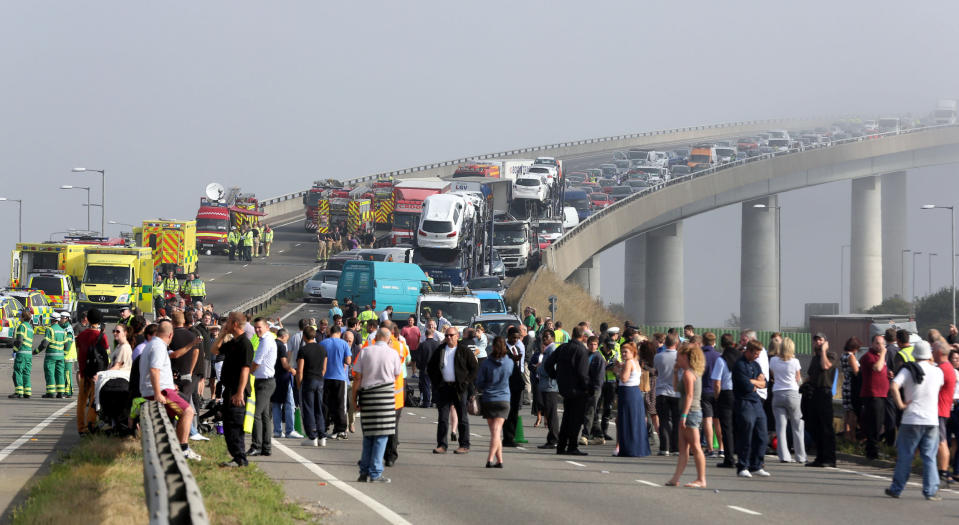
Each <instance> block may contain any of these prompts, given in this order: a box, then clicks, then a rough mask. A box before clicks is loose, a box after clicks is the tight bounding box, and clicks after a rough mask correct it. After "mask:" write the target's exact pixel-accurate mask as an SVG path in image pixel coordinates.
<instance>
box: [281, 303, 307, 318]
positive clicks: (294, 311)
mask: <svg viewBox="0 0 959 525" xmlns="http://www.w3.org/2000/svg"><path fill="white" fill-rule="evenodd" d="M304 306H306V303H300V305H299V306H297V307H296V308H294V309H292V310H290V313H288V314H286V315H284V316H283V317H281V318H280V321H286V318H287V317H289V316H291V315H293V314H295V313H296V312H297V311H299V309H300V308H303V307H304Z"/></svg>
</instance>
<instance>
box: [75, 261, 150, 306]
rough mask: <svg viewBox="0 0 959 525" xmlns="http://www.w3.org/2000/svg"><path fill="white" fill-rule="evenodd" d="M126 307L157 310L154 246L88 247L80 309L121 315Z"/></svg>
mask: <svg viewBox="0 0 959 525" xmlns="http://www.w3.org/2000/svg"><path fill="white" fill-rule="evenodd" d="M124 307H130V308H133V307H137V308H139V309H140V310H141V311H142V312H144V313H147V312H152V311H153V251H152V249H150V248H149V247H139V248H107V247H99V246H96V247H94V246H89V247H87V249H86V252H85V253H84V258H83V277H82V279H81V281H80V294H79V302H78V304H77V311H78V312H85V311H88V310H91V309H96V310H99V311H100V312H101V313H103V314H104V315H105V316H107V317H118V316H119V315H120V311H121V310H122V309H123V308H124Z"/></svg>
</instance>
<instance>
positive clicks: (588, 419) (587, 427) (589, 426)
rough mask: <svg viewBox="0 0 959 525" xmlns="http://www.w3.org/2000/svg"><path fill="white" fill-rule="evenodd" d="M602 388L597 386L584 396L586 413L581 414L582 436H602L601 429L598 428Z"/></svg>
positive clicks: (587, 437)
mask: <svg viewBox="0 0 959 525" xmlns="http://www.w3.org/2000/svg"><path fill="white" fill-rule="evenodd" d="M602 393H603V390H602V389H600V388H597V389H596V390H593V391H591V392H590V393H589V394H587V396H586V413H585V414H584V415H583V437H585V438H586V439H589V438H593V437H603V430H602V429H601V428H599V420H600V418H601V414H600V413H599V410H600V409H599V398H600V396H601V395H602Z"/></svg>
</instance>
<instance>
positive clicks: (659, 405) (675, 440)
mask: <svg viewBox="0 0 959 525" xmlns="http://www.w3.org/2000/svg"><path fill="white" fill-rule="evenodd" d="M656 412H657V413H659V450H660V452H679V397H671V396H656Z"/></svg>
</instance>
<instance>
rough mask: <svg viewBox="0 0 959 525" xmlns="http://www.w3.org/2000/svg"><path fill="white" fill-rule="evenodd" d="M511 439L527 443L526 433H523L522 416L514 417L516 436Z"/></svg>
mask: <svg viewBox="0 0 959 525" xmlns="http://www.w3.org/2000/svg"><path fill="white" fill-rule="evenodd" d="M513 441H516V442H517V443H529V441H527V440H526V435H525V434H524V433H523V416H517V417H516V436H515V437H514V439H513Z"/></svg>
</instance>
